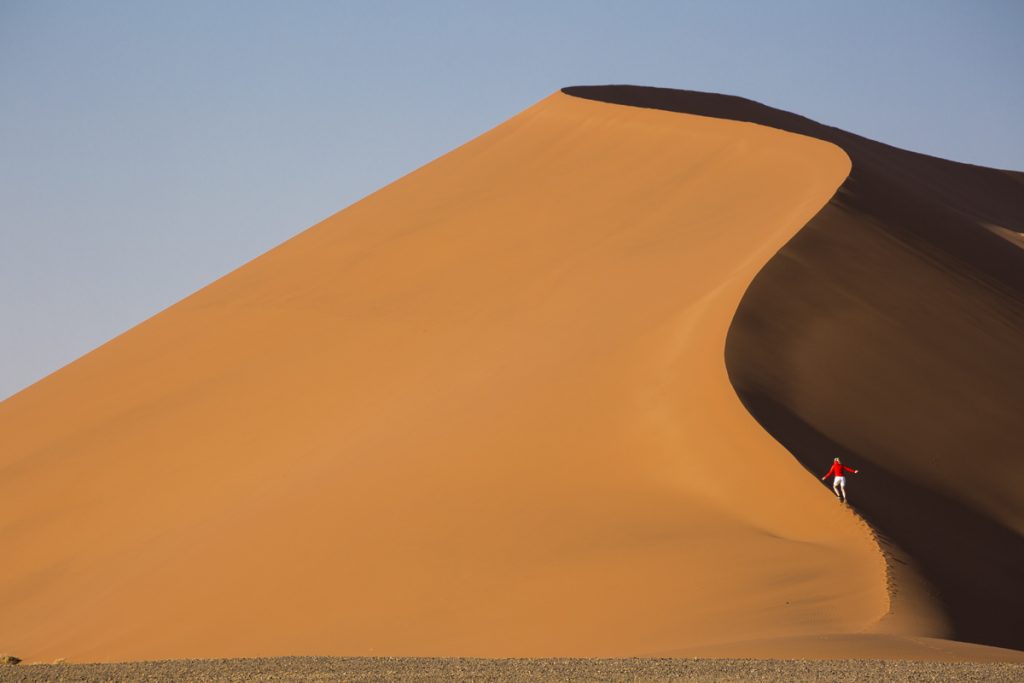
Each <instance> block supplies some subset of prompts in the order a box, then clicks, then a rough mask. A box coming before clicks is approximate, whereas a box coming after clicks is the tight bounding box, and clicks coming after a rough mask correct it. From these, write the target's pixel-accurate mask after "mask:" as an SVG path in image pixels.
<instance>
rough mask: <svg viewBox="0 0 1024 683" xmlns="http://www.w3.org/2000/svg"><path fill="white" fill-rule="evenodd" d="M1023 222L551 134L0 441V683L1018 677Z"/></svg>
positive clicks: (872, 186) (859, 178)
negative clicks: (357, 668)
mask: <svg viewBox="0 0 1024 683" xmlns="http://www.w3.org/2000/svg"><path fill="white" fill-rule="evenodd" d="M622 105H629V106H622ZM729 119H733V120H729ZM736 119H741V120H736ZM751 122H753V123H751ZM794 122H795V123H794ZM754 124H764V125H754ZM780 129H782V130H780ZM823 131H824V132H823ZM851 159H852V171H851ZM1022 186H1024V184H1022V177H1021V175H1020V174H1014V173H1009V172H1001V171H992V170H990V169H978V168H976V167H966V166H963V165H959V164H952V163H951V162H943V161H940V160H934V159H930V158H927V157H923V156H921V155H913V154H911V153H909V152H903V151H901V150H895V149H893V148H889V147H885V146H883V145H879V144H878V143H872V142H870V141H864V140H862V139H860V138H855V136H849V134H846V133H842V132H841V131H836V130H835V129H826V128H824V127H821V126H818V124H814V123H813V122H809V121H807V120H806V119H800V118H799V117H795V116H793V115H790V114H786V113H784V112H777V111H775V110H770V109H768V108H765V107H762V106H761V105H757V104H755V103H750V102H747V101H745V100H740V99H739V98H722V97H721V96H709V95H701V94H696V93H683V92H679V91H660V90H657V89H636V88H628V87H618V86H609V87H598V88H568V89H566V90H565V91H563V92H559V93H555V94H553V95H551V96H549V97H548V98H546V99H544V100H542V101H541V102H539V103H538V104H536V105H534V106H533V107H531V108H529V109H527V110H526V111H524V112H522V113H521V114H519V115H517V116H515V117H513V118H512V119H510V120H509V121H507V122H506V123H504V124H502V125H500V126H498V127H497V128H495V129H494V130H492V131H490V132H488V133H486V134H484V135H482V136H480V137H479V138H477V139H475V140H473V141H471V142H470V143H467V144H466V145H464V146H462V147H460V148H458V149H456V150H454V151H452V152H451V153H449V154H447V155H445V156H443V157H441V158H439V159H437V160H436V161H434V162H432V163H430V164H428V165H426V166H424V167H423V168H421V169H419V170H417V171H415V172H414V173H411V174H409V175H408V176H406V177H404V178H402V179H400V180H398V181H396V182H395V183H392V184H391V185H389V186H387V187H385V188H383V189H382V190H380V191H378V192H377V193H375V194H373V195H371V196H369V197H367V198H366V199H364V200H362V201H360V202H358V203H356V204H354V205H352V206H350V207H348V208H347V209H345V210H344V211H341V212H340V213H338V214H336V215H335V216H332V217H331V218H329V219H327V220H325V221H324V222H322V223H320V224H319V225H317V226H314V227H313V228H310V229H309V230H307V231H306V232H304V233H301V234H300V235H298V236H297V237H295V238H293V239H292V240H289V241H288V242H286V243H284V244H283V245H281V246H279V247H277V248H276V249H274V250H271V251H270V252H268V253H267V254H264V255H263V256H261V257H259V258H257V259H255V260H254V261H252V262H250V263H249V264H246V265H245V266H243V267H242V268H240V269H238V270H237V271H235V272H233V273H231V274H229V275H227V276H225V277H224V278H222V279H220V280H218V281H217V282H215V283H213V284H211V285H210V286H208V287H206V288H205V289H203V290H201V291H200V292H197V293H196V294H194V295H192V296H190V297H188V298H186V299H184V300H183V301H182V302H180V303H178V304H176V305H175V306H172V307H171V308H169V309H167V310H166V311H163V312H162V313H160V314H158V315H156V316H154V317H153V318H151V319H149V320H147V321H145V322H144V323H142V324H141V325H139V326H138V327H136V328H134V329H132V330H131V331H129V332H127V333H126V334H124V335H121V336H120V337H118V338H116V339H114V340H112V341H111V342H109V343H108V344H106V345H104V346H102V347H100V348H99V349H97V350H95V351H93V352H92V353H90V354H87V355H86V356H84V357H83V358H81V359H79V360H78V361H76V362H75V363H73V364H71V365H69V366H67V367H66V368H63V369H62V370H60V371H59V372H57V373H54V374H53V375H51V376H50V377H48V378H46V379H44V380H43V381H41V382H39V383H37V384H36V385H34V386H32V387H29V388H28V389H26V390H24V391H23V392H21V393H19V394H17V395H15V396H14V397H12V398H10V399H8V400H7V401H4V402H3V403H2V404H0V501H3V504H2V507H0V547H2V548H4V562H0V608H2V609H0V651H6V652H11V653H14V654H17V655H18V656H20V657H23V658H25V659H27V660H52V659H53V658H56V657H63V658H66V659H68V660H70V661H119V660H140V659H162V658H196V657H254V656H279V655H307V654H310V655H312V654H315V655H362V656H379V655H395V656H478V657H480V656H482V657H524V656H530V657H544V656H582V657H619V656H640V655H658V654H668V655H685V656H691V655H713V656H737V657H742V656H789V657H792V656H807V657H819V656H837V654H838V655H839V656H846V657H854V656H860V657H872V656H876V657H917V658H924V659H929V658H935V659H1010V660H1012V659H1020V660H1024V653H1019V652H1015V651H1013V650H999V649H996V648H993V647H985V646H986V645H989V646H992V645H995V646H1002V647H1009V648H1015V649H1017V650H1020V649H1022V648H1024V643H1022V642H1021V637H1022V629H1021V627H1020V624H1021V622H1020V616H1019V614H1020V601H1021V600H1022V599H1024V598H1022V594H1021V591H1020V590H1019V579H1020V577H1021V576H1024V572H1022V566H1024V565H1022V563H1021V557H1022V555H1021V536H1020V531H1021V504H1022V503H1021V496H1020V494H1019V493H1018V491H1019V487H1018V486H1016V480H1017V477H1016V475H1019V474H1020V469H1021V458H1020V457H1019V455H1018V454H1017V453H1015V452H1014V450H1013V448H1014V444H1017V447H1018V448H1019V444H1020V443H1022V442H1024V440H1022V439H1020V438H1019V437H1020V436H1021V435H1020V431H1019V430H1020V427H1019V424H1020V421H1019V420H1017V421H1014V420H1013V417H1014V415H1020V413H1021V411H1020V409H1021V408H1024V402H1022V401H1021V393H1020V392H1021V391H1022V387H1024V383H1022V382H1021V381H1020V379H1021V378H1022V377H1024V373H1022V369H1024V365H1022V361H1021V360H1018V357H1017V355H1015V354H1014V353H1013V351H1014V350H1015V348H1014V347H1016V349H1019V348H1022V347H1021V345H1020V344H1019V343H1018V342H1019V341H1020V340H1021V335H1022V334H1024V324H1022V323H1021V321H1022V320H1024V313H1022V310H1024V309H1022V301H1024V297H1022V295H1021V294H1022V292H1024V288H1022V279H1021V278H1024V269H1021V268H1020V267H1019V266H1021V265H1024V250H1022V249H1021V248H1020V246H1019V244H1017V242H1016V241H1015V240H1016V234H1017V233H1019V232H1020V231H1021V230H1022V229H1024V221H1022V220H1021V218H1022V211H1024V209H1022V207H1021V202H1020V196H1021V194H1020V190H1021V187H1022ZM837 189H838V194H837ZM805 226H806V227H805ZM798 233H799V234H798ZM936 235H937V236H936ZM965 235H966V236H965ZM979 235H980V237H979ZM794 236H795V237H794ZM964 245H967V246H966V247H965V246H964ZM780 249H781V251H780ZM925 342H927V344H925ZM925 346H926V347H927V349H926V350H922V348H923V347H925ZM1018 355H1019V354H1018ZM979 418H983V419H984V420H985V421H986V427H985V428H980V427H979V425H978V421H979ZM759 423H760V424H759ZM773 437H774V438H773ZM776 439H777V441H776ZM780 444H781V445H780ZM783 446H785V448H784V447H783ZM787 448H788V449H789V451H791V452H792V453H793V454H794V455H795V456H796V459H794V458H793V457H792V456H791V455H790V453H789V452H787V450H786V449H787ZM840 451H841V454H842V455H843V456H844V457H845V458H847V459H848V460H849V461H850V462H851V463H853V464H854V466H863V469H864V473H863V475H859V478H854V479H853V481H851V497H852V499H853V501H854V504H855V506H856V508H857V510H860V511H862V513H863V515H864V519H866V520H867V521H868V522H870V524H871V526H873V527H874V528H875V529H877V530H878V532H875V531H873V530H872V528H871V526H868V524H866V523H865V522H864V521H863V520H862V519H860V518H859V517H858V516H856V515H855V514H852V513H851V511H850V510H849V509H847V508H843V507H842V506H840V505H838V504H837V503H836V502H835V500H834V498H833V497H832V496H831V493H830V492H829V491H827V490H826V489H824V488H822V487H821V486H820V484H819V483H818V482H817V481H816V478H812V477H810V476H808V474H807V472H806V471H805V470H804V468H803V467H802V466H801V463H803V464H804V465H806V466H807V467H809V468H810V469H811V470H812V472H814V473H815V474H816V475H817V476H820V475H821V474H822V473H824V471H825V469H826V468H827V466H828V464H829V461H830V460H831V457H832V455H833V452H840ZM819 470H820V471H819ZM883 550H884V552H883ZM902 562H907V564H906V565H903V564H901V563H902ZM904 567H905V568H904ZM1000 592H1002V593H1003V595H1004V600H1003V602H1002V604H1003V605H1004V606H1005V608H1006V609H1005V613H1002V612H1000V613H991V614H990V618H988V619H986V617H985V614H986V611H989V612H991V611H992V610H994V609H995V607H996V604H997V601H998V600H997V596H998V595H999V593H1000ZM949 638H955V639H959V640H964V641H970V642H972V643H978V644H980V645H971V644H965V643H958V642H953V641H951V640H948V639H949Z"/></svg>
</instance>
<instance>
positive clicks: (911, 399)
mask: <svg viewBox="0 0 1024 683" xmlns="http://www.w3.org/2000/svg"><path fill="white" fill-rule="evenodd" d="M566 92H568V93H569V94H572V95H574V96H579V97H585V98H590V99H594V100H598V101H605V102H614V103H617V104H622V105H629V106H638V107H649V108H654V109H658V110H667V111H676V112H686V113H691V114H702V115H707V116H714V117H718V118H724V119H730V120H741V121H749V122H754V123H758V124H762V125H767V126H771V127H774V128H778V129H780V130H787V131H791V132H795V133H799V134H802V135H809V136H812V137H815V138H818V139H821V140H827V141H829V142H831V143H833V144H836V145H838V146H839V147H841V148H842V149H843V150H844V151H845V152H846V153H847V154H848V155H849V156H850V158H851V163H852V169H851V172H850V175H849V176H848V177H847V178H846V180H845V181H844V182H843V184H842V186H841V187H840V188H839V190H838V192H837V193H836V195H835V196H834V197H833V198H832V199H831V200H830V201H829V203H828V205H826V207H824V208H823V209H822V211H821V212H820V213H819V214H817V215H816V216H815V217H814V218H813V219H812V220H811V221H810V222H809V223H808V224H807V226H806V227H805V228H804V229H803V230H801V231H800V232H799V233H798V234H797V235H796V236H795V237H794V239H793V240H791V241H790V242H789V243H787V244H786V245H785V246H784V247H783V248H782V249H781V251H780V252H779V254H778V255H777V256H776V257H774V258H773V259H772V260H771V261H770V262H769V263H768V264H767V265H766V266H765V268H764V269H763V270H762V271H761V272H760V273H759V274H758V276H757V277H756V278H755V279H754V281H753V283H752V284H751V287H750V288H749V290H748V291H747V293H746V294H745V295H744V298H743V301H742V302H741V304H740V306H739V308H738V310H737V314H736V318H735V320H734V321H733V324H732V327H731V329H730V332H729V337H728V341H727V346H726V363H727V366H728V368H729V376H730V379H731V380H732V382H733V384H734V385H735V387H736V389H737V391H738V393H739V395H740V397H741V399H742V400H743V402H744V404H745V405H746V406H747V408H748V409H749V410H750V411H751V413H752V415H753V416H754V417H755V418H756V419H757V420H758V421H759V422H760V423H761V424H762V425H763V426H764V427H765V429H767V430H768V431H769V432H770V433H771V434H772V435H773V436H774V437H775V438H777V439H778V440H779V441H780V443H782V444H783V445H784V446H786V448H787V449H788V450H789V451H790V452H792V453H793V455H794V456H795V457H796V458H797V459H798V460H799V461H800V462H801V463H803V464H804V465H805V466H806V467H807V468H808V469H809V470H810V471H811V472H812V473H815V474H817V475H819V476H820V474H821V473H822V472H823V471H824V470H825V469H826V468H827V465H828V461H829V460H830V459H831V457H830V456H831V455H832V454H836V455H841V456H843V457H844V458H846V459H847V460H848V461H849V462H852V463H859V464H860V465H862V466H863V467H864V474H863V475H858V476H855V477H854V478H853V480H852V482H851V483H852V485H853V489H852V491H851V495H852V496H853V500H854V502H855V505H856V508H857V510H858V511H859V512H860V514H862V515H863V516H864V518H865V519H866V520H868V522H870V523H871V525H872V526H873V527H874V528H876V529H877V530H878V532H879V535H880V542H881V543H882V545H883V547H884V548H885V549H886V552H887V556H888V557H889V559H890V564H891V565H892V567H893V571H894V578H895V581H896V585H895V588H896V591H897V593H896V602H897V604H896V606H895V613H894V615H893V619H892V621H893V622H895V623H891V624H890V626H892V627H893V628H895V629H896V630H900V628H901V626H899V625H897V624H898V622H899V621H900V620H903V619H906V618H908V617H909V618H914V614H913V613H914V611H915V610H916V609H917V608H918V606H919V605H921V604H922V603H925V602H928V601H933V602H935V603H936V604H937V605H939V606H940V607H941V609H942V611H943V612H944V613H945V614H946V615H947V616H948V619H949V622H950V625H949V632H948V633H947V635H948V636H949V637H952V638H955V639H957V640H962V641H969V642H975V643H984V644H987V645H993V646H1000V647H1007V648H1014V649H1017V650H1021V649H1024V591H1021V590H1020V580H1021V577H1022V576H1024V536H1022V531H1024V497H1022V496H1021V495H1020V493H1019V491H1020V488H1019V486H1018V484H1017V482H1018V481H1019V479H1020V476H1021V475H1022V474H1024V458H1022V457H1021V454H1020V444H1021V443H1024V422H1022V421H1021V419H1020V415H1021V414H1024V357H1022V356H1021V354H1020V349H1021V348H1024V251H1022V250H1021V249H1020V247H1019V244H1020V243H1019V239H1018V238H1019V235H1020V234H1021V233H1022V231H1024V174H1022V173H1019V172H1012V171H1002V170H998V169H989V168H983V167H979V166H973V165H969V164H961V163H956V162H952V161H947V160H944V159H939V158H935V157H930V156H927V155H924V154H918V153H914V152H909V151H906V150H901V149H897V148H895V147H891V146H889V145H885V144H882V143H879V142H875V141H872V140H868V139H866V138H863V137H860V136H857V135H854V134H851V133H848V132H846V131H842V130H840V129H837V128H832V127H829V126H824V125H822V124H819V123H817V122H814V121H811V120H810V119H807V118H804V117H801V116H797V115H795V114H791V113H788V112H784V111H780V110H776V109H772V108H770V107H766V106H764V105H761V104H758V103H755V102H751V101H749V100H744V99H742V98H737V97H731V96H725V95H716V94H710V93H696V92H685V91H673V90H665V89H658V88H640V87H634V86H594V87H591V86H583V87H576V88H567V89H566ZM854 466H858V465H856V464H855V465H854ZM908 563H909V564H908ZM908 567H912V569H910V570H908ZM918 575H919V577H920V578H923V580H924V582H923V583H922V582H921V581H919V580H918V578H917V577H918ZM900 590H902V591H903V595H901V594H900ZM908 591H909V592H911V593H913V595H909V596H908V595H906V593H907V592H908Z"/></svg>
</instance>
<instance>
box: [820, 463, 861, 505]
mask: <svg viewBox="0 0 1024 683" xmlns="http://www.w3.org/2000/svg"><path fill="white" fill-rule="evenodd" d="M847 472H853V473H854V474H857V470H855V469H853V468H852V467H847V466H846V465H844V464H843V463H841V462H839V458H836V459H835V460H833V461H832V468H831V469H830V470H829V471H828V472H826V473H825V476H824V477H822V478H821V480H822V481H824V480H826V479H828V478H829V476H830V475H835V477H836V478H835V479H834V480H833V481H832V490H833V491H835V492H836V498H838V499H839V501H840V502H842V503H845V502H846V473H847Z"/></svg>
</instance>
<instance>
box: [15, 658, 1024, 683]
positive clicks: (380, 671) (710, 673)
mask: <svg viewBox="0 0 1024 683" xmlns="http://www.w3.org/2000/svg"><path fill="white" fill-rule="evenodd" d="M435 680H458V681H568V680H572V681H650V680H657V681H915V682H917V681H958V682H959V681H1016V682H1018V683H1019V682H1020V681H1024V664H1001V663H997V664H980V663H962V662H961V663H946V662H910V661H879V660H780V659H769V660H765V659H440V658H437V659H427V658H424V659H417V658H403V657H394V658H383V657H382V658H371V657H275V658H268V659H208V660H174V661H164V662H129V663H125V664H33V665H27V666H26V665H24V664H23V665H19V666H7V667H2V668H0V681H246V682H249V681H435Z"/></svg>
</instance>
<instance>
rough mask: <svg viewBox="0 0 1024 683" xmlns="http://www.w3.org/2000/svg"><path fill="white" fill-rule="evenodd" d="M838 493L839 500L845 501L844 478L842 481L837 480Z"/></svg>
mask: <svg viewBox="0 0 1024 683" xmlns="http://www.w3.org/2000/svg"><path fill="white" fill-rule="evenodd" d="M839 491H840V494H841V498H842V499H843V500H844V501H845V500H846V477H843V478H842V479H840V480H839Z"/></svg>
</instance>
